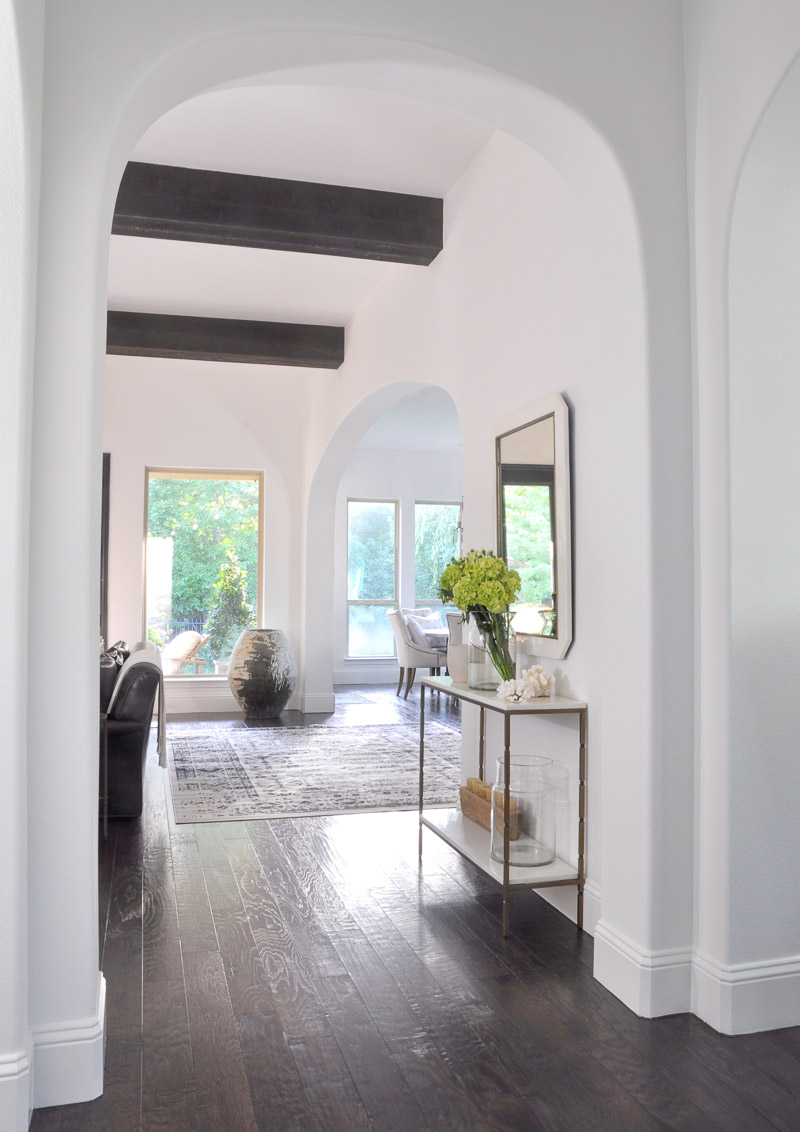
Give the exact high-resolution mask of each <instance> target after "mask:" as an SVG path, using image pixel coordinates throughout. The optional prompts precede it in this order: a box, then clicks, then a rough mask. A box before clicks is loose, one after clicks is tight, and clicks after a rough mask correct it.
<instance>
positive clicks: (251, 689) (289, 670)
mask: <svg viewBox="0 0 800 1132" xmlns="http://www.w3.org/2000/svg"><path fill="white" fill-rule="evenodd" d="M228 683H229V684H230V686H231V691H232V692H233V694H234V696H235V697H236V699H237V700H238V702H239V705H240V707H241V708H242V710H243V711H244V714H245V715H246V716H249V717H250V718H252V719H273V718H274V717H275V716H276V715H280V713H281V712H282V711H283V709H284V708H285V707H286V705H287V703H288V702H289V697H290V696H291V694H292V692H293V691H294V688H295V684H296V683H297V663H296V661H295V659H294V653H293V652H292V646H291V645H290V644H289V642H288V640H287V639H286V634H285V633H282V632H281V630H280V629H245V630H244V632H243V633H242V634H241V636H240V637H239V639H238V640H237V642H236V644H235V645H234V646H233V652H232V653H231V663H230V668H229V669H228Z"/></svg>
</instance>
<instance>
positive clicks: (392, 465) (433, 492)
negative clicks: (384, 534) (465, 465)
mask: <svg viewBox="0 0 800 1132" xmlns="http://www.w3.org/2000/svg"><path fill="white" fill-rule="evenodd" d="M461 495H462V457H461V454H460V453H449V452H415V451H398V450H382V451H381V450H376V449H369V448H368V449H359V450H358V451H356V452H354V453H353V457H352V459H351V460H350V462H349V464H348V465H347V467H346V468H345V470H344V474H343V475H342V479H341V481H340V484H339V491H338V493H337V497H336V518H335V523H336V527H335V536H334V563H335V566H334V577H333V585H334V606H333V611H332V612H333V618H332V620H333V666H334V667H333V679H334V683H336V684H372V683H393V682H395V681H396V680H397V676H398V667H397V661H396V660H389V661H386V660H357V659H355V658H352V659H351V658H348V656H347V500H348V499H396V500H397V501H398V503H399V505H400V510H399V523H400V526H399V532H398V537H399V538H400V545H399V551H400V554H399V561H398V604H399V605H400V606H413V605H414V503H415V502H416V501H417V500H424V501H425V502H433V501H437V500H439V501H441V502H443V503H459V502H460V501H461Z"/></svg>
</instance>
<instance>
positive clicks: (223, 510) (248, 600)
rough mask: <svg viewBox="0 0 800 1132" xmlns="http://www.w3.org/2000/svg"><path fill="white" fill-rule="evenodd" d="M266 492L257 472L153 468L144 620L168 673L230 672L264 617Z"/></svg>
mask: <svg viewBox="0 0 800 1132" xmlns="http://www.w3.org/2000/svg"><path fill="white" fill-rule="evenodd" d="M261 497H262V477H261V475H260V473H258V472H200V471H197V472H196V471H174V470H170V471H167V470H164V469H155V468H148V469H147V516H146V524H147V525H146V531H147V540H146V555H145V626H146V634H147V639H148V640H150V641H153V642H154V644H156V645H157V646H158V648H159V651H160V652H161V654H162V659H163V662H164V672H165V673H166V674H169V675H183V676H193V675H194V676H196V675H203V674H209V673H213V672H214V671H217V672H224V671H226V669H227V661H228V660H229V658H230V654H231V650H232V648H233V646H234V644H235V643H236V638H237V637H238V636H239V634H240V633H241V631H242V629H246V628H252V627H254V626H256V625H257V624H258V599H259V588H260V587H259V578H260V576H261V574H260V564H259V546H260V530H261ZM204 638H207V639H205V640H204ZM201 641H202V642H203V643H202V644H200V642H201ZM198 645H199V647H198Z"/></svg>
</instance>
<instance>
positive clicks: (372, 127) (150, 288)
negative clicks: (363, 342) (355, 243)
mask: <svg viewBox="0 0 800 1132" xmlns="http://www.w3.org/2000/svg"><path fill="white" fill-rule="evenodd" d="M491 133H492V131H491V129H490V128H489V127H487V126H486V125H484V124H482V123H479V122H476V121H474V120H472V119H468V118H464V117H462V116H461V115H458V114H454V113H451V112H450V111H447V110H444V109H441V108H440V107H436V106H432V105H430V104H428V103H423V102H418V101H416V100H414V99H410V98H406V97H403V96H399V95H390V94H385V93H379V92H375V91H361V90H348V89H341V88H323V87H295V86H269V87H236V88H232V89H227V90H218V91H213V92H211V93H208V94H204V95H201V96H200V97H198V98H194V99H191V100H189V101H188V102H184V103H182V104H181V105H180V106H177V107H175V108H174V109H173V110H171V111H170V112H169V113H168V114H165V115H164V117H163V118H161V119H159V121H157V122H155V123H154V124H153V125H152V126H151V127H150V129H149V130H147V132H146V133H145V134H144V135H143V137H142V138H141V140H140V141H139V144H138V145H137V146H136V148H135V150H134V152H133V153H132V154H131V159H132V160H135V161H148V162H156V163H161V164H165V165H184V166H188V167H191V168H198V169H220V170H225V171H229V172H238V173H252V174H256V175H261V176H270V177H283V178H288V179H292V180H308V181H317V182H321V183H323V184H340V185H353V186H357V187H361V188H372V189H384V190H389V191H395V192H409V193H421V194H424V195H429V196H440V197H446V196H447V193H448V192H449V190H450V189H451V188H452V186H453V185H454V184H455V182H456V181H457V180H458V178H459V177H460V176H461V174H462V173H463V172H464V171H465V170H466V169H467V167H468V166H469V165H470V164H471V163H472V161H473V160H474V159H475V157H476V155H477V154H478V152H479V151H480V150H481V149H482V148H483V146H484V145H485V144H486V142H487V140H488V138H489V136H490V135H491ZM445 208H446V205H445ZM424 270H425V268H422V267H416V266H405V265H397V264H387V263H376V262H373V261H370V260H359V259H349V258H346V257H340V256H319V255H306V254H301V253H295V252H278V251H262V250H260V249H256V248H240V247H226V246H223V245H218V244H192V243H184V242H181V241H174V240H155V239H136V238H132V237H128V236H112V238H111V250H110V256H109V271H108V305H109V307H110V308H112V309H117V310H126V309H127V310H140V311H149V312H153V313H162V312H163V313H171V314H198V315H206V316H215V315H216V316H218V317H227V318H256V319H266V320H273V321H279V322H317V323H323V324H327V325H342V324H344V325H346V324H347V323H348V322H349V321H350V320H351V319H352V317H353V315H354V314H355V312H356V310H357V309H358V308H359V306H360V305H361V304H362V303H363V302H364V300H365V299H366V298H367V296H368V295H369V294H370V293H371V292H372V291H373V290H374V288H375V287H377V286H378V284H379V283H380V281H381V280H382V279H383V278H384V276H385V275H386V273H387V272H389V271H409V272H412V271H415V272H419V271H424ZM444 398H445V399H446V401H447V402H449V405H450V410H448V408H447V405H446V404H445V403H444V401H443V399H442V397H441V396H439V397H438V398H437V397H436V395H435V393H434V394H433V398H432V400H431V401H430V403H428V402H427V401H426V398H425V397H421V398H420V397H419V396H418V395H416V399H412V401H411V404H410V405H408V406H406V407H405V408H403V407H402V405H401V406H398V407H397V408H396V409H395V410H394V411H393V412H392V414H391V418H393V419H394V420H395V424H394V425H392V424H391V422H390V421H387V422H386V427H385V428H384V433H385V435H384V438H383V442H382V445H381V446H385V445H386V443H387V442H389V441H391V440H392V439H394V443H393V444H389V446H392V447H398V446H406V445H407V444H408V442H409V441H408V438H409V437H411V436H414V435H416V436H417V437H418V438H422V437H423V436H424V435H425V433H426V430H427V426H428V422H430V421H431V420H432V419H434V418H438V420H439V427H438V429H437V430H435V432H436V435H435V436H432V437H431V440H432V441H436V437H438V443H436V445H435V446H436V447H438V448H440V449H441V448H442V447H445V448H446V449H447V450H454V448H455V447H458V444H459V443H460V442H459V441H457V435H458V422H457V420H456V418H455V409H454V408H453V407H452V402H451V401H450V400H449V398H447V395H444ZM432 409H435V414H434V413H433V412H432ZM412 416H413V420H412V419H411V418H412ZM415 424H416V426H417V427H416V428H415V427H414V425H415ZM377 435H378V434H377V433H376V434H375V435H374V436H373V438H372V441H370V443H374V442H376V439H375V438H376V436H377ZM403 438H405V440H404V439H403ZM414 446H415V447H422V446H423V445H422V444H420V443H417V444H415V445H414Z"/></svg>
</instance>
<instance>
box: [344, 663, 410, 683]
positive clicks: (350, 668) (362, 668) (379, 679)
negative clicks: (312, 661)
mask: <svg viewBox="0 0 800 1132" xmlns="http://www.w3.org/2000/svg"><path fill="white" fill-rule="evenodd" d="M423 671H424V673H425V675H427V674H428V670H427V668H425V669H423ZM399 675H400V669H399V668H398V667H397V661H396V660H343V661H342V662H341V663H340V664H339V665H338V666H337V667H336V668H335V669H334V672H333V682H334V684H395V685H396V684H397V679H398V676H399Z"/></svg>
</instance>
